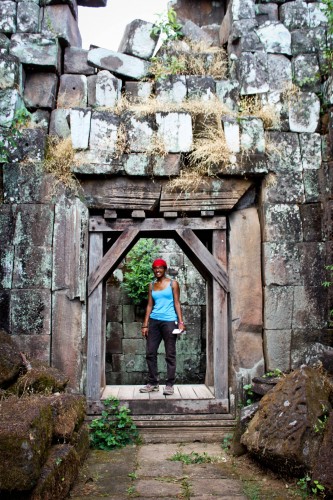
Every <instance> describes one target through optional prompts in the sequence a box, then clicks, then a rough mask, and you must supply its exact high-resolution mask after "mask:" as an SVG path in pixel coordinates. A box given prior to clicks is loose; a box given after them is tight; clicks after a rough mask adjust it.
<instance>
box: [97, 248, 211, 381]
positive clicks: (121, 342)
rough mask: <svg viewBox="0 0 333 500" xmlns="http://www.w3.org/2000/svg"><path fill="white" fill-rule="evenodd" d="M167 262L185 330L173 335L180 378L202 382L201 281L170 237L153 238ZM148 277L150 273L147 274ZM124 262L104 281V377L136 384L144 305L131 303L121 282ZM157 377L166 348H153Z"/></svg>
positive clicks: (142, 358)
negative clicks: (177, 295)
mask: <svg viewBox="0 0 333 500" xmlns="http://www.w3.org/2000/svg"><path fill="white" fill-rule="evenodd" d="M155 243H156V245H157V246H158V248H159V249H160V250H159V255H161V256H162V258H163V259H165V260H166V262H167V263H168V266H169V267H168V276H170V278H172V279H176V280H177V281H178V283H179V285H180V290H181V296H180V300H181V306H182V311H183V315H184V318H186V329H187V335H186V336H183V337H182V336H180V337H179V338H178V339H177V346H176V348H177V374H176V381H177V383H180V384H186V383H195V384H198V383H204V380H205V372H206V283H205V280H204V279H203V278H202V276H201V275H200V274H199V272H198V271H197V270H196V269H195V267H194V266H193V264H192V263H191V262H190V260H189V259H188V258H187V257H186V255H184V253H183V252H182V251H181V249H180V248H179V246H178V245H177V244H176V243H175V241H174V240H168V239H165V240H155ZM152 279H153V275H152ZM122 281H123V264H121V265H120V266H119V268H118V269H117V270H116V271H115V272H114V273H113V276H112V277H111V279H109V280H108V282H107V289H106V293H107V307H106V338H107V340H106V383H107V384H111V385H112V384H117V385H118V384H141V383H142V382H144V381H145V380H146V379H147V363H146V344H145V340H144V339H143V338H142V335H141V324H142V321H143V319H144V312H145V308H144V306H142V307H140V306H135V305H134V304H133V303H132V300H131V299H130V298H129V297H128V295H127V293H126V291H125V290H124V289H123V288H122V287H121V282H122ZM157 362H158V367H159V372H160V379H161V380H164V379H165V378H166V364H165V351H164V345H163V343H162V345H161V347H160V350H159V354H158V360H157Z"/></svg>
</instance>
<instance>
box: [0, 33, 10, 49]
mask: <svg viewBox="0 0 333 500" xmlns="http://www.w3.org/2000/svg"><path fill="white" fill-rule="evenodd" d="M9 45H10V40H9V38H7V37H6V35H5V34H4V33H0V54H8V52H9Z"/></svg>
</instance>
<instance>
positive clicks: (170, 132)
mask: <svg viewBox="0 0 333 500" xmlns="http://www.w3.org/2000/svg"><path fill="white" fill-rule="evenodd" d="M156 123H157V126H158V136H159V137H160V138H161V139H162V141H163V143H164V145H165V148H166V150H167V151H168V152H170V153H179V152H188V151H190V150H191V148H192V139H193V136H192V118H191V115H190V114H189V113H156Z"/></svg>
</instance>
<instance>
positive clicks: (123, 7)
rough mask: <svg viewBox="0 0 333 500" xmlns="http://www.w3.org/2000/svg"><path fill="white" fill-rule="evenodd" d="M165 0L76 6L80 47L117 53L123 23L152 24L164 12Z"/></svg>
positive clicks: (121, 0) (118, 0)
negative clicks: (138, 21) (96, 47)
mask: <svg viewBox="0 0 333 500" xmlns="http://www.w3.org/2000/svg"><path fill="white" fill-rule="evenodd" d="M167 3H168V0H108V4H107V6H106V7H79V28H80V32H81V36H82V47H83V48H84V49H88V48H89V45H90V44H92V45H98V46H99V47H103V48H105V49H110V50H118V47H119V43H120V40H121V38H122V36H123V33H124V29H125V26H126V24H128V23H129V22H131V21H133V19H144V20H145V21H150V22H153V21H155V20H156V17H157V16H156V14H160V13H162V12H163V11H164V10H166V8H167V7H166V6H167Z"/></svg>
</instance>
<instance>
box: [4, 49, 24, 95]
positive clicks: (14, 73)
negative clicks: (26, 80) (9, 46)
mask: <svg viewBox="0 0 333 500" xmlns="http://www.w3.org/2000/svg"><path fill="white" fill-rule="evenodd" d="M19 64H20V61H19V60H18V58H17V57H15V56H12V55H9V54H3V55H1V54H0V90H5V89H10V88H14V87H15V86H17V85H18V83H19Z"/></svg>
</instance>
